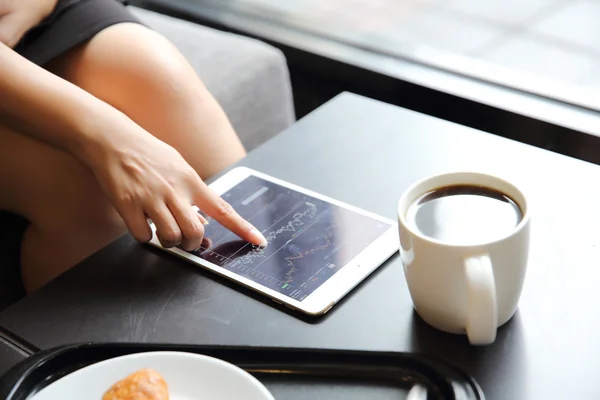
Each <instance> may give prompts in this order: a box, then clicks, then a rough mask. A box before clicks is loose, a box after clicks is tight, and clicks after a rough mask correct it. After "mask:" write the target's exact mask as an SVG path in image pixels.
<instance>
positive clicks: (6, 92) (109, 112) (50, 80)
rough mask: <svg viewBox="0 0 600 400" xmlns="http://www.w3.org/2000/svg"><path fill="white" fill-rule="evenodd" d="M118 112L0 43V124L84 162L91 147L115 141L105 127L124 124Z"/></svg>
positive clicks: (92, 150)
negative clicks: (0, 121) (0, 120)
mask: <svg viewBox="0 0 600 400" xmlns="http://www.w3.org/2000/svg"><path fill="white" fill-rule="evenodd" d="M119 114H121V113H120V112H119V111H118V110H116V109H114V108H113V107H111V106H110V105H108V104H106V103H104V102H103V101H101V100H99V99H97V98H96V97H94V96H92V95H91V94H89V93H87V92H86V91H84V90H83V89H80V88H79V87H77V86H75V85H73V84H71V83H70V82H68V81H65V80H64V79H62V78H60V77H58V76H56V75H54V74H52V73H50V72H48V71H46V70H45V69H43V68H40V67H38V66H37V65H35V64H33V63H31V62H29V61H28V60H27V59H25V58H23V57H21V56H20V55H19V54H17V53H16V52H15V51H13V50H12V49H10V48H8V47H7V46H5V45H3V44H2V43H0V118H1V119H2V122H3V123H5V124H7V125H9V126H11V127H12V128H16V129H17V130H18V131H20V132H22V133H25V134H27V135H30V136H32V137H34V138H35V139H38V140H40V141H43V142H46V143H48V144H50V145H52V146H54V147H57V148H60V149H62V150H64V151H66V152H68V153H70V154H71V155H73V156H75V157H76V158H78V159H80V160H81V161H83V162H84V163H87V162H86V161H89V160H90V159H89V157H90V156H93V154H94V153H95V151H94V149H95V148H99V147H100V146H102V145H103V144H104V145H105V144H106V143H104V142H106V141H107V140H108V141H110V140H111V137H110V136H111V135H113V136H115V137H114V138H112V139H114V140H118V137H117V136H118V135H119V132H118V131H116V130H114V129H108V130H107V129H106V126H110V125H111V123H112V124H115V123H119V124H120V125H122V123H123V122H124V121H118V120H124V119H126V117H125V116H124V115H119ZM129 128H130V129H128V131H131V130H132V129H131V128H132V127H129ZM140 130H141V128H140ZM133 131H135V129H133ZM128 134H131V132H128Z"/></svg>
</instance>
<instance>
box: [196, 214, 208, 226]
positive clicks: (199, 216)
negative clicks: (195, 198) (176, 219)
mask: <svg viewBox="0 0 600 400" xmlns="http://www.w3.org/2000/svg"><path fill="white" fill-rule="evenodd" d="M198 218H199V219H200V222H202V225H208V220H207V219H206V218H204V217H203V216H202V215H201V214H198Z"/></svg>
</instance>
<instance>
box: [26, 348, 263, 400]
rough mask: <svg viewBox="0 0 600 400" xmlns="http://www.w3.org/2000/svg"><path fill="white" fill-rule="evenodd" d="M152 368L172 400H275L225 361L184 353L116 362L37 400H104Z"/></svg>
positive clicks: (75, 376)
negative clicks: (136, 374)
mask: <svg viewBox="0 0 600 400" xmlns="http://www.w3.org/2000/svg"><path fill="white" fill-rule="evenodd" d="M143 368H152V369H154V370H156V371H158V372H159V373H160V374H161V375H162V376H163V377H164V378H165V381H166V382H167V385H168V387H169V393H170V396H171V397H170V398H171V400H199V399H206V400H233V399H244V400H274V399H273V396H271V394H270V393H269V391H268V390H267V389H266V388H265V387H264V386H263V385H262V384H261V383H260V382H259V381H258V380H257V379H256V378H254V377H253V376H252V375H250V374H249V373H247V372H246V371H244V370H242V369H240V368H239V367H237V366H235V365H232V364H229V363H227V362H225V361H222V360H219V359H216V358H212V357H207V356H202V355H198V354H191V353H184V352H149V353H139V354H131V355H128V356H123V357H117V358H112V359H110V360H106V361H102V362H99V363H96V364H93V365H90V366H89V367H85V368H82V369H80V370H78V371H75V372H74V373H72V374H69V375H67V376H65V377H64V378H61V379H59V380H57V381H56V382H54V383H52V384H50V385H49V386H47V387H46V388H44V389H43V390H41V391H40V392H39V393H37V394H36V395H35V396H34V397H33V399H34V400H65V399H82V400H88V399H89V400H102V396H103V395H104V393H105V392H106V391H107V390H108V389H109V388H110V387H111V386H112V385H113V384H115V383H116V382H117V381H119V380H121V379H123V378H125V377H126V376H128V375H129V374H131V373H133V372H135V371H137V370H140V369H143Z"/></svg>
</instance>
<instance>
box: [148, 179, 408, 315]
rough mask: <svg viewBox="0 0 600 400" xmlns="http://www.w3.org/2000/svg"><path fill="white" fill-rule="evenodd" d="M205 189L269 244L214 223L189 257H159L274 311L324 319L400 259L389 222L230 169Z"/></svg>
mask: <svg viewBox="0 0 600 400" xmlns="http://www.w3.org/2000/svg"><path fill="white" fill-rule="evenodd" d="M210 187H211V188H212V189H213V190H215V191H216V192H217V193H218V194H219V195H221V197H222V198H223V199H225V200H226V201H227V202H228V203H230V204H231V205H232V206H233V208H234V209H235V210H236V211H237V212H238V213H239V214H240V215H241V216H242V217H243V218H244V219H246V220H247V221H249V222H250V223H252V224H253V225H254V226H255V227H256V228H257V229H259V230H260V231H261V232H262V233H263V235H264V236H265V237H266V238H267V241H268V245H267V246H266V247H264V248H260V247H256V246H253V245H251V244H249V243H248V242H246V241H244V240H241V239H240V238H239V237H238V236H237V235H235V234H233V233H231V232H230V231H228V230H227V229H225V228H224V227H223V226H221V225H220V224H219V223H217V222H216V221H215V220H213V219H211V218H209V217H208V216H207V215H205V214H203V215H204V216H205V217H206V218H207V219H208V221H209V225H207V226H205V240H204V244H205V245H204V246H203V247H201V248H200V249H199V250H197V251H194V252H188V251H185V250H182V249H179V248H170V249H164V248H162V247H161V245H160V242H159V241H158V238H157V237H156V234H155V227H154V226H152V230H153V238H152V240H151V242H150V243H151V244H152V245H154V246H157V247H159V248H161V249H163V250H165V251H168V252H170V253H172V254H175V255H177V256H180V257H183V258H184V259H185V260H187V261H190V262H192V263H194V264H196V265H198V266H200V267H202V268H205V269H208V270H211V271H213V272H215V273H217V274H219V275H221V276H223V277H226V278H228V279H231V280H233V281H235V282H237V283H239V284H241V285H243V286H245V287H247V288H250V289H252V290H255V291H257V292H259V293H261V294H264V295H266V296H268V297H269V298H271V299H272V300H273V301H275V302H277V303H281V304H284V305H286V306H287V307H289V308H292V309H294V310H297V311H300V312H303V313H305V314H309V315H321V314H324V313H326V312H327V311H329V310H330V309H331V307H333V305H334V304H335V303H337V302H338V301H339V300H340V299H341V298H342V297H344V295H346V294H347V293H348V292H349V291H351V290H352V289H353V288H354V287H355V286H356V285H358V284H359V283H360V282H361V281H362V280H364V279H365V278H366V277H367V276H368V275H369V274H370V273H372V272H373V271H374V270H375V269H376V268H377V267H379V266H380V265H381V264H382V263H383V262H384V261H385V260H387V259H388V258H389V257H390V256H391V255H392V254H394V253H395V252H396V251H398V247H399V240H398V230H397V224H396V222H395V221H392V220H389V219H386V218H383V217H380V216H378V215H375V214H373V213H370V212H367V211H364V210H361V209H358V208H356V207H353V206H351V205H348V204H344V203H342V202H340V201H337V200H334V199H331V198H328V197H326V196H323V195H320V194H318V193H314V192H312V191H310V190H307V189H304V188H301V187H299V186H296V185H293V184H291V183H288V182H285V181H282V180H280V179H276V178H274V177H271V176H268V175H265V174H263V173H260V172H257V171H254V170H251V169H249V168H244V167H239V168H235V169H232V170H231V171H229V172H228V173H226V174H225V175H223V176H222V177H220V178H219V179H217V180H216V181H215V182H213V183H212V184H211V185H210Z"/></svg>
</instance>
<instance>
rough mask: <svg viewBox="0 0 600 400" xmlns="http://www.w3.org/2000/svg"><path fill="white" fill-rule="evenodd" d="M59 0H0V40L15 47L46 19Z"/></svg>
mask: <svg viewBox="0 0 600 400" xmlns="http://www.w3.org/2000/svg"><path fill="white" fill-rule="evenodd" d="M57 1H58V0H0V42H2V43H4V44H5V45H7V46H8V47H10V48H14V47H15V46H16V45H17V43H19V41H20V40H21V39H22V38H23V35H25V33H26V32H27V31H28V30H30V29H31V28H33V27H35V26H36V25H38V24H39V23H40V22H42V21H43V20H44V18H46V17H47V16H48V15H50V13H52V10H54V7H56V3H57Z"/></svg>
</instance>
